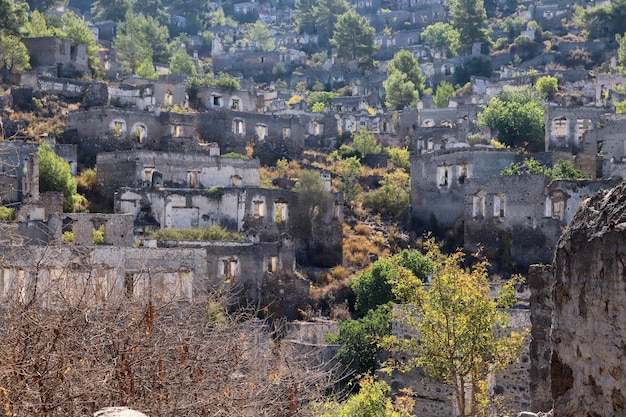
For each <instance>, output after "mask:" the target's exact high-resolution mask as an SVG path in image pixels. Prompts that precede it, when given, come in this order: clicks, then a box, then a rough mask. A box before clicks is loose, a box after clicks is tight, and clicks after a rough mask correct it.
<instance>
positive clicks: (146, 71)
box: [136, 57, 159, 80]
mask: <svg viewBox="0 0 626 417" xmlns="http://www.w3.org/2000/svg"><path fill="white" fill-rule="evenodd" d="M136 74H137V75H138V76H139V77H142V78H147V79H149V80H156V79H157V78H159V72H158V71H157V70H156V69H155V68H154V63H153V62H152V59H150V58H149V57H146V59H144V60H143V62H142V63H141V64H140V65H139V67H137V71H136Z"/></svg>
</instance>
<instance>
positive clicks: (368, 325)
mask: <svg viewBox="0 0 626 417" xmlns="http://www.w3.org/2000/svg"><path fill="white" fill-rule="evenodd" d="M338 327H339V334H338V335H335V334H332V335H328V336H327V338H326V340H327V341H328V342H329V343H333V344H337V345H341V348H340V349H339V352H338V353H337V357H338V359H339V360H340V361H341V363H343V364H344V365H345V366H353V367H354V368H356V372H357V374H366V373H367V374H374V372H375V371H376V368H377V367H378V362H377V355H378V353H379V352H380V351H381V348H380V347H379V346H378V343H379V341H380V340H381V338H382V337H384V336H390V335H391V311H390V307H389V305H386V304H385V305H380V306H378V307H376V308H374V309H372V310H369V311H368V312H367V313H366V314H365V316H364V317H362V318H360V319H356V320H345V321H342V322H339V324H338Z"/></svg>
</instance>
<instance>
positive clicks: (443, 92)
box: [434, 81, 454, 108]
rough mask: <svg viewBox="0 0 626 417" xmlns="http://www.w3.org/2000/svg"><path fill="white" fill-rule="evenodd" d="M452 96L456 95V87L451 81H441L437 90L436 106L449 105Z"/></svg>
mask: <svg viewBox="0 0 626 417" xmlns="http://www.w3.org/2000/svg"><path fill="white" fill-rule="evenodd" d="M450 97H454V87H453V86H452V84H450V83H449V82H447V81H442V82H441V83H439V85H438V86H437V90H436V91H435V97H434V100H435V107H437V108H444V107H448V102H449V100H450Z"/></svg>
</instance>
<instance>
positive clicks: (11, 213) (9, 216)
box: [0, 206, 16, 222]
mask: <svg viewBox="0 0 626 417" xmlns="http://www.w3.org/2000/svg"><path fill="white" fill-rule="evenodd" d="M15 216H16V212H15V209H14V208H10V207H4V206H1V207H0V221H3V222H10V221H13V220H15Z"/></svg>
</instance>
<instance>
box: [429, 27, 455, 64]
mask: <svg viewBox="0 0 626 417" xmlns="http://www.w3.org/2000/svg"><path fill="white" fill-rule="evenodd" d="M421 37H422V40H423V41H424V42H426V43H429V44H430V45H432V46H434V47H435V48H446V51H447V55H448V56H449V57H452V56H455V55H457V52H458V49H459V45H460V39H459V32H458V31H457V30H456V29H455V28H454V27H453V26H452V25H451V24H450V23H443V22H437V23H433V24H432V25H428V26H426V28H425V29H424V31H423V32H422V35H421Z"/></svg>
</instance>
